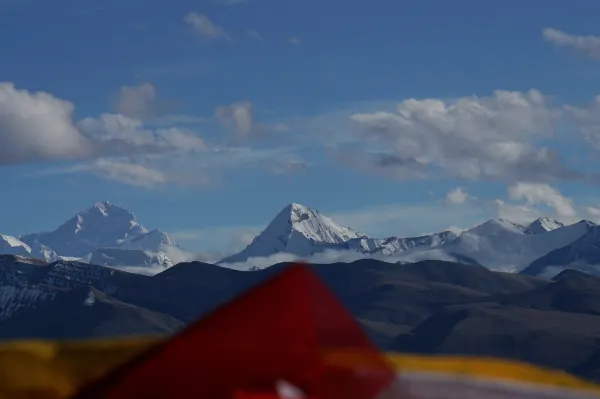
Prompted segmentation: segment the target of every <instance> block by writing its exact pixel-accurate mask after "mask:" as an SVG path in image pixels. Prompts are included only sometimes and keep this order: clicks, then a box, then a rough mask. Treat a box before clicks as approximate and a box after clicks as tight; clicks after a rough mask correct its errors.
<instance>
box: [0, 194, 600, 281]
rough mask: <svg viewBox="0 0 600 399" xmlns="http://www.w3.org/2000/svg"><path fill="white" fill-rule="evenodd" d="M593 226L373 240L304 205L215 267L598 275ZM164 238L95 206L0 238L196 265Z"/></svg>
mask: <svg viewBox="0 0 600 399" xmlns="http://www.w3.org/2000/svg"><path fill="white" fill-rule="evenodd" d="M598 229H599V227H598V226H596V224H594V223H592V222H589V221H581V222H578V223H575V224H571V225H564V224H563V223H561V222H559V221H556V220H553V219H550V218H547V217H542V218H539V219H537V220H534V221H532V222H531V223H530V224H527V225H520V224H517V223H513V222H511V221H509V220H506V219H491V220H488V221H486V222H484V223H482V224H480V225H477V226H475V227H472V228H470V229H467V230H464V231H442V232H438V233H433V234H429V235H424V236H419V237H386V238H373V237H369V236H367V235H366V234H364V233H360V232H357V231H355V230H353V229H351V228H348V227H344V226H341V225H339V224H338V223H336V222H335V221H333V220H332V219H331V218H329V217H327V216H326V215H323V214H322V213H321V212H319V211H317V210H314V209H311V208H309V207H307V206H304V205H301V204H296V203H293V204H290V205H288V206H286V207H285V208H283V209H282V210H281V211H280V212H279V213H278V214H277V215H276V216H275V218H274V219H273V220H272V221H271V222H270V223H268V225H267V226H266V228H265V229H264V230H263V231H262V232H261V233H260V234H258V235H257V236H256V237H255V238H254V240H252V242H251V243H250V244H249V245H248V246H247V247H246V248H245V249H243V250H242V251H241V252H238V253H235V254H232V255H229V256H227V257H225V258H223V259H221V260H220V261H218V262H216V264H218V265H221V266H225V267H230V268H241V269H244V270H246V269H249V268H256V267H260V268H263V267H266V266H270V265H272V264H274V263H278V262H281V261H291V260H294V259H306V260H310V261H315V262H320V263H331V262H336V261H351V260H356V259H361V258H375V259H380V260H385V261H387V262H393V263H407V262H417V261H420V260H446V261H455V262H461V263H469V264H476V265H482V266H484V267H487V268H489V269H490V270H496V271H505V272H524V273H527V274H531V275H536V276H545V277H552V275H555V274H557V273H559V272H560V271H561V270H563V269H565V268H575V269H579V270H584V271H586V272H587V273H592V274H600V267H598V260H599V259H600V254H598V255H595V254H596V251H598V250H597V248H599V247H600V245H597V244H600V241H599V239H598V236H597V230H598ZM192 253H193V251H186V250H184V249H182V248H181V247H180V246H179V245H178V244H177V243H176V242H175V241H174V240H173V239H172V238H171V237H170V236H169V235H168V234H167V233H166V232H164V231H162V230H148V229H146V228H145V227H144V226H143V225H142V224H141V223H140V222H138V221H137V219H136V218H135V216H134V215H133V213H132V212H130V211H128V210H126V209H124V208H122V207H120V206H118V205H115V204H112V203H110V202H108V201H104V202H99V203H97V204H95V205H93V206H92V207H90V208H89V209H86V210H84V211H82V212H80V213H78V214H77V215H75V216H73V217H72V218H70V219H69V220H67V221H66V222H65V223H63V224H62V225H60V226H58V227H57V228H56V229H55V230H53V231H50V232H42V233H33V234H26V235H23V236H21V237H11V236H8V235H0V254H11V255H19V256H25V257H31V258H36V259H41V260H44V261H46V262H49V263H51V262H54V261H57V260H74V261H79V262H85V263H92V264H96V265H100V266H108V267H116V268H119V267H120V268H124V267H133V268H134V269H133V270H136V268H137V270H138V272H140V273H154V272H156V271H160V270H164V269H166V268H169V267H171V266H173V265H174V264H176V263H178V262H180V261H182V260H194V259H193V256H192V257H191V258H190V256H189V254H192Z"/></svg>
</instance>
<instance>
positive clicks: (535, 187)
mask: <svg viewBox="0 0 600 399" xmlns="http://www.w3.org/2000/svg"><path fill="white" fill-rule="evenodd" d="M508 194H509V197H510V198H511V199H518V200H525V201H526V202H527V204H528V205H537V204H540V203H541V204H546V205H547V206H549V207H550V208H552V209H554V211H555V212H556V214H557V215H558V216H559V218H560V219H561V220H564V221H567V222H569V221H576V220H577V211H576V210H575V206H574V204H573V200H571V199H570V198H567V197H565V196H563V195H562V194H561V193H560V191H558V190H557V189H555V188H553V187H551V186H550V185H548V184H539V183H526V182H518V183H516V184H514V185H512V186H510V187H508Z"/></svg>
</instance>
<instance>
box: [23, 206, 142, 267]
mask: <svg viewBox="0 0 600 399" xmlns="http://www.w3.org/2000/svg"><path fill="white" fill-rule="evenodd" d="M147 232H148V230H146V228H145V227H143V226H142V225H140V224H139V223H138V221H137V220H136V219H135V216H134V215H133V213H131V212H130V211H128V210H127V209H125V208H122V207H120V206H118V205H114V204H112V203H110V202H108V201H103V202H99V203H97V204H94V205H93V206H92V207H90V208H88V209H86V210H84V211H82V212H80V213H78V214H77V215H75V216H73V217H72V218H71V219H69V220H68V221H67V222H65V223H63V224H62V225H60V226H59V227H58V228H57V229H56V230H54V231H51V232H46V233H39V234H28V235H25V236H22V237H20V239H21V240H22V241H24V242H25V243H27V244H28V245H31V244H32V243H33V242H34V241H38V242H39V243H40V244H43V245H45V246H46V247H49V248H52V249H53V250H55V251H56V252H57V253H58V254H60V255H61V256H75V257H80V256H84V255H86V254H88V253H90V252H93V251H94V250H96V249H98V248H104V247H115V246H118V245H120V244H121V243H123V242H125V241H129V240H132V239H134V238H135V237H138V236H140V235H142V234H146V233H147Z"/></svg>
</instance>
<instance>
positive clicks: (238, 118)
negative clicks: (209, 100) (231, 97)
mask: <svg viewBox="0 0 600 399" xmlns="http://www.w3.org/2000/svg"><path fill="white" fill-rule="evenodd" d="M252 107H253V105H252V102H250V101H241V102H237V103H233V104H230V105H222V106H219V107H217V108H216V110H215V116H216V117H217V119H218V120H219V121H221V123H222V124H223V125H224V126H225V127H227V128H229V129H233V130H234V131H235V132H236V133H237V134H238V135H240V136H249V135H250V134H252V131H253V128H254V118H253V115H252Z"/></svg>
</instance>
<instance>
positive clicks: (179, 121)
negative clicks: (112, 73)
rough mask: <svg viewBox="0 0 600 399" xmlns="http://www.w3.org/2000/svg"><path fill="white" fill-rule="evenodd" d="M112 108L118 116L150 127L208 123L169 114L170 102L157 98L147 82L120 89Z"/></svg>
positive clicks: (192, 116) (198, 117) (185, 116)
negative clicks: (138, 121) (141, 122)
mask: <svg viewBox="0 0 600 399" xmlns="http://www.w3.org/2000/svg"><path fill="white" fill-rule="evenodd" d="M114 108H115V111H116V113H117V114H118V115H122V116H125V117H128V118H132V119H136V120H140V121H143V122H144V123H147V124H151V125H152V126H180V125H197V124H205V123H207V122H209V121H210V119H209V118H206V117H202V116H196V115H185V114H173V113H170V112H172V108H173V104H172V102H169V101H165V100H163V99H161V98H159V95H158V90H157V89H156V87H155V86H154V85H153V84H152V83H149V82H143V83H140V84H139V85H137V86H123V87H121V89H120V90H119V93H118V96H117V98H116V101H115V107H114Z"/></svg>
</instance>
